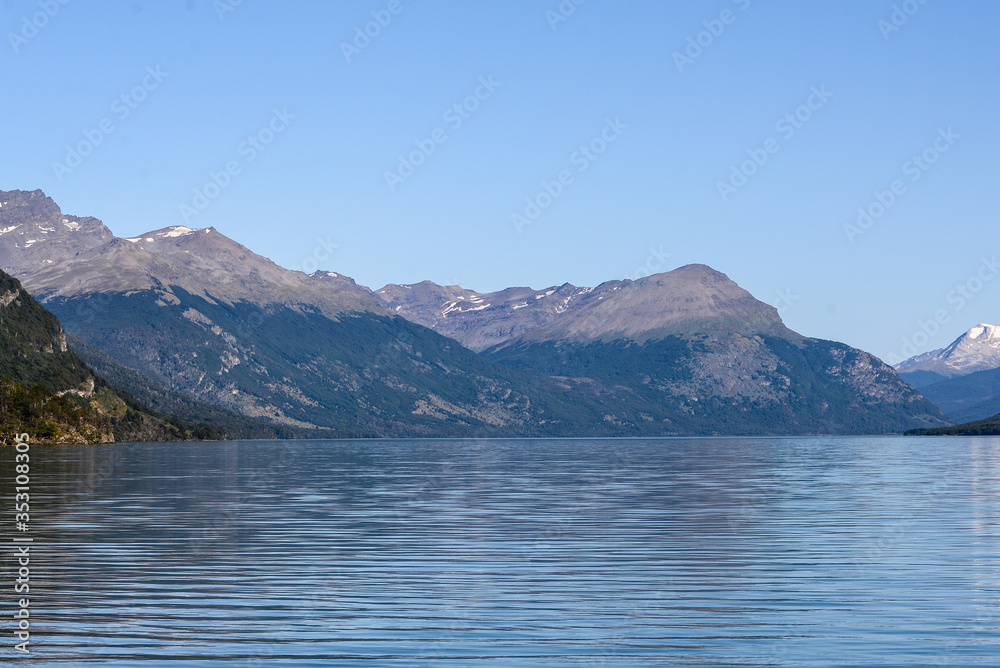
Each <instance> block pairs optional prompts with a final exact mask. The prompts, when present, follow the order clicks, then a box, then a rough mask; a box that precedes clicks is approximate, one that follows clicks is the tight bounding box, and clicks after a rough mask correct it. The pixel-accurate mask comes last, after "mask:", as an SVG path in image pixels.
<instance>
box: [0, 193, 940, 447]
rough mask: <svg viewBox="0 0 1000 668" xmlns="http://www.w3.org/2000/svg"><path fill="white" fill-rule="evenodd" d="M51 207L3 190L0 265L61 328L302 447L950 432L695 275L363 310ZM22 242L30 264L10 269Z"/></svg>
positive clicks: (270, 269)
mask: <svg viewBox="0 0 1000 668" xmlns="http://www.w3.org/2000/svg"><path fill="white" fill-rule="evenodd" d="M43 199H44V196H42V195H39V194H37V193H23V192H14V193H0V202H3V203H4V204H3V206H0V230H3V229H7V228H14V230H12V231H10V232H7V233H5V234H2V235H0V253H6V254H5V255H0V257H7V258H15V261H14V262H13V264H14V265H15V266H16V267H18V268H19V269H18V270H19V272H20V273H19V276H20V277H21V278H22V280H23V281H24V282H25V285H26V286H28V287H29V289H31V290H33V291H34V292H35V293H36V294H38V295H39V297H40V298H41V299H42V300H43V301H44V303H45V305H46V306H47V307H48V308H50V309H51V310H52V311H53V312H54V313H56V314H57V315H58V316H59V317H60V319H62V321H63V324H64V325H65V326H66V328H67V329H68V330H69V331H71V332H73V333H74V334H76V335H78V336H79V337H80V338H81V339H82V340H84V341H85V342H86V343H87V344H89V345H90V346H92V347H93V348H95V349H99V350H100V351H102V352H103V353H104V354H105V355H106V356H107V357H108V358H110V360H111V361H112V362H113V363H114V364H116V365H119V366H118V367H116V368H117V372H118V373H119V374H120V375H121V376H123V377H127V378H131V379H132V380H131V382H133V387H136V385H135V383H138V384H139V386H140V387H138V388H137V389H142V388H141V385H142V381H141V380H138V379H141V378H143V377H145V378H148V379H151V380H152V381H153V382H154V383H155V384H157V385H159V386H162V388H165V390H166V391H169V392H173V393H179V394H180V395H183V396H184V397H186V398H188V399H190V400H193V401H196V402H202V403H208V404H212V405H214V406H217V407H220V408H222V409H225V410H228V411H233V412H236V413H239V414H241V415H242V416H244V417H246V418H253V419H264V420H267V421H269V422H270V423H271V424H273V425H275V427H276V428H281V429H288V430H293V431H295V432H296V433H297V434H303V433H305V434H314V435H316V436H328V435H337V436H503V435H522V436H531V435H538V436H541V435H567V436H569V435H609V436H614V435H678V434H797V433H878V432H901V431H903V430H905V429H910V428H914V427H921V426H937V425H942V424H944V416H943V414H941V412H940V411H938V410H937V409H936V408H935V407H934V406H932V405H931V404H930V403H929V402H927V401H926V400H925V399H924V398H923V397H922V396H921V395H920V394H919V393H918V392H916V391H915V390H913V388H911V387H910V386H908V385H906V384H904V383H902V382H901V381H900V380H899V378H898V377H897V376H896V374H895V372H894V371H893V370H892V369H891V368H889V367H888V366H886V365H884V364H882V363H881V362H880V361H879V360H877V359H876V358H874V357H872V356H871V355H868V354H867V353H864V352H862V351H859V350H855V349H853V348H850V347H848V346H845V345H843V344H838V343H833V342H828V341H818V340H815V339H809V338H807V337H803V336H801V335H799V334H797V333H795V332H793V331H791V330H789V329H788V328H786V327H785V325H784V324H783V323H782V322H781V319H780V318H779V317H778V314H777V312H776V311H775V310H774V309H773V308H772V307H770V306H768V305H766V304H763V303H761V302H759V301H757V300H756V299H754V298H753V296H752V295H750V294H749V293H748V292H746V291H745V290H743V289H742V288H740V287H739V286H738V285H736V284H735V283H734V282H732V281H731V280H729V278H728V277H726V276H725V275H724V274H721V273H719V272H716V271H714V270H712V269H710V268H708V267H705V266H703V265H691V266H689V267H682V268H681V269H678V270H675V271H673V272H670V273H667V274H659V275H656V276H651V277H648V278H645V279H640V280H637V281H611V282H608V283H604V284H602V285H600V286H598V287H597V288H594V289H590V288H577V287H574V286H571V285H564V286H561V287H556V288H550V289H548V290H542V291H536V290H530V289H528V288H512V289H509V290H504V291H502V292H498V293H490V294H479V293H474V292H472V291H469V290H463V289H462V288H458V287H448V288H444V287H441V286H436V285H434V284H433V283H422V284H418V285H415V286H386V287H385V288H383V289H382V290H379V291H378V292H377V293H372V292H371V291H370V290H368V289H367V288H364V287H362V286H358V285H356V284H355V283H354V281H352V280H351V279H349V278H346V277H343V276H340V275H338V274H335V273H332V272H316V273H314V274H312V275H308V276H307V275H306V274H303V273H301V272H293V271H288V270H285V269H282V268H281V267H279V266H277V265H275V264H274V263H273V262H271V261H270V260H268V259H267V258H264V257H261V256H259V255H256V254H254V253H252V252H251V251H249V250H248V249H246V248H245V247H243V246H241V245H240V244H238V243H236V242H235V241H233V240H231V239H228V238H227V237H225V236H224V235H222V234H220V233H219V232H218V231H216V230H213V229H211V228H209V229H202V230H193V229H189V228H186V227H180V226H175V227H169V228H165V229H162V230H157V231H154V232H150V233H147V234H143V235H140V236H138V237H133V238H130V239H118V238H113V237H112V238H110V239H109V238H107V235H106V234H105V233H104V232H103V231H102V230H106V228H104V227H103V225H102V224H100V222H99V221H94V220H93V219H87V220H90V221H91V222H90V223H89V224H88V226H87V227H86V230H85V229H84V226H83V225H82V224H81V226H80V227H78V228H72V226H67V225H65V224H62V226H61V227H60V226H58V225H54V224H53V221H55V220H56V219H58V221H59V222H60V223H61V221H62V220H63V218H65V219H66V220H68V221H70V222H73V221H74V220H83V219H71V218H69V217H66V216H63V214H61V213H59V210H58V207H56V206H55V205H54V204H51V203H46V202H44V201H43ZM8 214H11V215H10V217H8ZM60 216H62V217H60ZM43 228H44V229H43ZM81 231H85V234H84V235H83V236H82V237H81V238H79V239H77V238H76V237H75V235H76V234H77V233H78V232H81ZM15 232H16V234H15ZM42 232H44V233H45V234H42ZM24 234H27V235H28V236H27V237H24V236H23V235H24ZM19 235H22V236H19ZM29 241H31V242H32V243H31V244H30V245H29V246H26V248H27V249H28V250H30V251H31V253H32V259H31V261H30V262H28V261H23V260H19V259H18V258H21V255H20V253H21V251H22V250H24V247H25V244H27V243H28V242H29ZM46 249H48V250H46ZM474 351H481V352H479V353H477V352H474ZM94 359H96V356H95V357H94ZM111 366H113V365H107V364H106V365H105V367H104V368H106V369H111ZM123 368H124V369H128V370H131V371H124V370H123ZM151 394H152V395H153V396H161V395H164V391H161V390H156V391H151ZM144 396H149V395H144ZM176 399H177V397H176V396H174V397H173V398H172V399H171V401H174V405H175V406H176V405H177V404H176V401H175V400H176Z"/></svg>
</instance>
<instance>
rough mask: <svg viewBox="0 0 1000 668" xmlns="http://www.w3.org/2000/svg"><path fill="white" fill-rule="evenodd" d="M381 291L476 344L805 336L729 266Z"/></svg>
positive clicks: (391, 304)
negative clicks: (535, 283) (602, 278)
mask: <svg viewBox="0 0 1000 668" xmlns="http://www.w3.org/2000/svg"><path fill="white" fill-rule="evenodd" d="M375 294H376V296H377V297H378V298H379V300H380V301H381V302H382V304H383V305H384V306H385V307H386V308H388V309H389V310H391V311H394V312H396V313H398V314H399V315H401V316H403V317H404V318H407V319H409V320H412V321H413V322H417V323H419V324H421V325H424V326H425V327H430V328H431V329H433V330H435V331H436V332H439V333H441V334H444V335H445V336H450V337H452V338H454V339H456V340H458V341H459V342H460V343H462V344H463V345H464V346H466V347H467V348H471V349H473V350H484V349H486V348H490V347H493V346H497V345H502V344H507V343H510V342H513V341H516V340H519V339H523V340H527V341H609V340H618V339H627V340H631V341H637V342H641V341H648V340H651V339H658V338H663V337H664V336H669V335H672V334H689V333H694V332H698V331H702V330H714V329H720V328H721V329H724V330H727V331H731V332H736V333H742V334H766V335H777V336H784V337H787V338H793V339H794V338H801V337H799V336H798V335H797V334H795V333H794V332H792V331H791V330H789V329H787V328H786V327H785V326H784V324H783V323H782V322H781V319H780V318H779V317H778V312H777V311H776V310H775V309H774V308H773V307H771V306H769V305H767V304H764V303H762V302H760V301H758V300H756V299H754V297H753V295H751V294H750V293H749V292H747V291H746V290H744V289H743V288H741V287H740V286H738V285H737V284H736V283H734V282H733V281H731V280H730V279H729V277H728V276H726V275H725V274H723V273H721V272H718V271H715V270H714V269H712V268H711V267H707V266H705V265H698V264H693V265H688V266H685V267H681V268H679V269H675V270H674V271H671V272H667V273H663V274H656V275H654V276H649V277H647V278H641V279H639V280H636V281H631V280H623V281H608V282H606V283H602V284H601V285H599V286H597V287H596V288H578V287H575V286H573V285H570V284H568V283H567V284H564V285H562V286H559V287H552V288H548V289H545V290H532V289H530V288H508V289H506V290H502V291H500V292H491V293H476V292H473V291H471V290H465V289H463V288H461V287H458V286H449V287H443V286H440V285H436V284H434V283H431V282H430V281H425V282H423V283H417V284H416V285H387V286H385V287H384V288H382V289H381V290H378V291H377V292H376V293H375Z"/></svg>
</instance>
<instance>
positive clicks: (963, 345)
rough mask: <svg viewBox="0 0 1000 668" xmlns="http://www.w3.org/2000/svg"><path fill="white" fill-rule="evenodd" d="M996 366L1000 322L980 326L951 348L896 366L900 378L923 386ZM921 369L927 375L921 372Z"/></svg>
mask: <svg viewBox="0 0 1000 668" xmlns="http://www.w3.org/2000/svg"><path fill="white" fill-rule="evenodd" d="M996 368H1000V325H987V324H979V325H976V326H975V327H973V328H972V329H970V330H969V331H967V332H966V333H965V334H963V335H962V336H960V337H958V338H957V339H955V341H953V342H952V344H951V345H949V346H948V347H947V348H941V349H940V350H933V351H931V352H927V353H923V354H922V355H917V356H915V357H911V358H910V359H908V360H906V361H904V362H901V363H899V364H897V365H896V371H898V372H899V374H900V377H902V378H903V379H904V380H912V381H913V382H914V383H916V384H919V385H929V384H930V382H929V381H934V382H940V381H941V380H944V379H947V378H954V377H956V376H964V375H966V374H970V373H975V372H977V371H986V370H989V369H996ZM919 372H924V374H922V375H918V374H919ZM929 374H934V375H929Z"/></svg>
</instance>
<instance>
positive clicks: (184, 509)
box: [0, 438, 1000, 666]
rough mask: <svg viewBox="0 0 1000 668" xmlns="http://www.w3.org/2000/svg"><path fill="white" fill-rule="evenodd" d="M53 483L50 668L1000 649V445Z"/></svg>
mask: <svg viewBox="0 0 1000 668" xmlns="http://www.w3.org/2000/svg"><path fill="white" fill-rule="evenodd" d="M10 457H11V453H10V452H7V451H4V452H3V453H2V454H0V458H2V459H3V463H4V464H3V466H4V468H3V470H4V471H5V472H6V471H9V470H10V461H9V460H10ZM32 472H33V486H35V488H34V489H33V496H32V504H33V526H34V531H35V537H36V541H37V542H38V543H39V546H40V548H41V549H39V550H38V552H39V557H38V564H37V566H36V568H37V572H38V574H39V575H38V578H39V588H38V590H37V591H36V590H35V589H34V588H33V590H32V592H33V594H34V595H35V596H37V600H38V602H39V605H40V610H39V612H38V613H37V618H38V622H37V624H38V630H37V631H36V632H37V634H38V639H39V643H40V645H39V646H38V648H37V649H38V654H39V655H40V656H42V657H44V658H45V659H47V660H50V661H53V662H55V661H68V662H80V661H114V662H116V665H127V663H128V662H134V663H135V664H137V665H157V666H159V665H173V664H174V663H176V664H177V665H184V666H195V665H212V662H213V661H220V662H222V661H225V662H228V665H233V664H235V665H266V664H267V663H269V662H280V661H286V662H291V663H292V665H323V666H337V665H355V664H356V663H357V662H358V661H362V660H365V661H367V662H368V663H369V664H370V665H387V666H426V665H446V666H447V665H455V666H469V665H473V664H476V665H484V666H534V665H614V666H630V665H635V666H638V665H703V666H771V665H794V666H801V665H813V666H818V665H845V664H849V665H859V666H863V665H893V664H899V665H902V664H906V665H949V664H952V665H975V664H983V665H995V664H996V663H997V657H998V656H1000V645H998V642H1000V631H998V629H1000V620H998V616H997V610H998V607H997V600H998V596H1000V588H998V580H997V575H998V568H1000V556H998V555H1000V549H998V548H1000V538H998V525H1000V521H998V507H997V503H998V491H1000V489H998V485H1000V441H997V440H991V439H902V438H811V439H794V438H785V439H692V440H683V439H674V440H633V439H625V440H553V441H545V440H535V441H520V440H511V441H502V440H493V441H367V442H359V441H346V442H274V443H269V442H250V443H219V444H180V445H178V444H159V445H157V444H152V445H120V446H110V447H109V446H101V447H87V448H56V449H50V450H43V449H41V448H35V449H33V464H32ZM9 478H10V476H6V478H4V480H3V481H2V482H0V489H2V492H3V494H4V495H5V498H6V496H7V495H9V493H10V492H9V488H8V487H7V485H8V484H9V482H8V481H9ZM5 530H6V529H5ZM33 565H34V562H33ZM34 572H35V569H34V568H33V573H34ZM39 665H42V664H39Z"/></svg>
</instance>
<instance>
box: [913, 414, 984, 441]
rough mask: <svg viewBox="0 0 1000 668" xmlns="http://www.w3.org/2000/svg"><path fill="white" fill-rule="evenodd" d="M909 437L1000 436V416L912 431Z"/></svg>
mask: <svg viewBox="0 0 1000 668" xmlns="http://www.w3.org/2000/svg"><path fill="white" fill-rule="evenodd" d="M906 435H907V436H1000V414H998V415H994V416H993V417H989V418H986V419H985V420H977V421H975V422H966V423H964V424H956V425H953V426H951V427H937V428H935V429H911V430H910V431H908V432H906Z"/></svg>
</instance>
